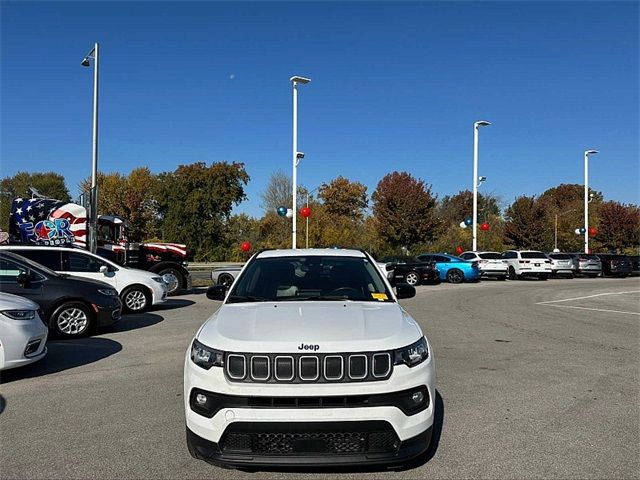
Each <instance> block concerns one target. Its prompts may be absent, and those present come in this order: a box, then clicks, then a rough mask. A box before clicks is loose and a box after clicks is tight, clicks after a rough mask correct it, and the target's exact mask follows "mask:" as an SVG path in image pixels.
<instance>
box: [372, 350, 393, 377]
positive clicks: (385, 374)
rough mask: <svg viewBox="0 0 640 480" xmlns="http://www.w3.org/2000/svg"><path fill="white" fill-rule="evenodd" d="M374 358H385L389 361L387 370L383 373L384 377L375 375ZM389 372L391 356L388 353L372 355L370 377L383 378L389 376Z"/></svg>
mask: <svg viewBox="0 0 640 480" xmlns="http://www.w3.org/2000/svg"><path fill="white" fill-rule="evenodd" d="M376 357H387V358H388V359H389V364H388V365H389V368H387V371H386V372H384V375H376ZM389 372H391V355H390V354H389V353H386V352H385V353H374V354H373V365H372V366H371V375H373V376H374V377H375V378H384V377H386V376H387V375H389Z"/></svg>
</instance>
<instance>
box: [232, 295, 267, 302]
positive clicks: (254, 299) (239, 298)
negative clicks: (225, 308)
mask: <svg viewBox="0 0 640 480" xmlns="http://www.w3.org/2000/svg"><path fill="white" fill-rule="evenodd" d="M272 301H273V300H272V299H270V298H264V297H254V296H252V295H229V298H228V299H227V303H240V302H272Z"/></svg>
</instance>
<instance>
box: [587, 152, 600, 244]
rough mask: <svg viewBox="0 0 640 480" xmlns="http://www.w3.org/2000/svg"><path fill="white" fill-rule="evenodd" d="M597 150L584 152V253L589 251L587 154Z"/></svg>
mask: <svg viewBox="0 0 640 480" xmlns="http://www.w3.org/2000/svg"><path fill="white" fill-rule="evenodd" d="M596 153H598V151H597V150H585V152H584V253H589V155H595V154H596Z"/></svg>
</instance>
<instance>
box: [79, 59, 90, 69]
mask: <svg viewBox="0 0 640 480" xmlns="http://www.w3.org/2000/svg"><path fill="white" fill-rule="evenodd" d="M80 65H82V66H83V67H88V66H90V65H91V62H90V61H89V57H84V58H83V59H82V63H80Z"/></svg>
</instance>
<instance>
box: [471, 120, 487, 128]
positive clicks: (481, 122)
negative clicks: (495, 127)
mask: <svg viewBox="0 0 640 480" xmlns="http://www.w3.org/2000/svg"><path fill="white" fill-rule="evenodd" d="M474 125H475V127H476V128H478V127H488V126H489V125H491V122H487V121H486V120H478V121H477V122H475V123H474Z"/></svg>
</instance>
